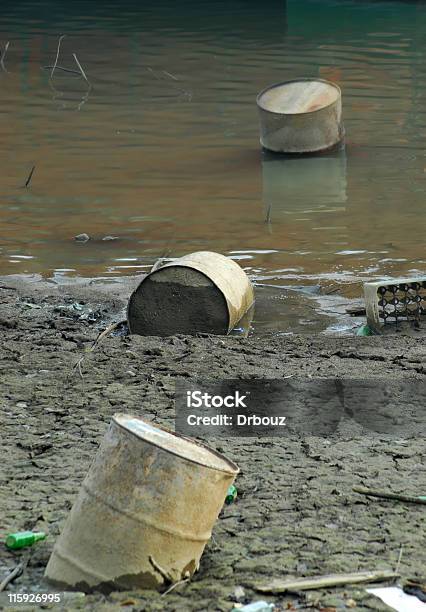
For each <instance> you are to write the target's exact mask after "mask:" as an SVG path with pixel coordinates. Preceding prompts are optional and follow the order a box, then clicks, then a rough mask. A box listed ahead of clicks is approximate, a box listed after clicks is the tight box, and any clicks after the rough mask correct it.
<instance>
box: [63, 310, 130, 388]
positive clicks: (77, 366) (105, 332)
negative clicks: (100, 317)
mask: <svg viewBox="0 0 426 612" xmlns="http://www.w3.org/2000/svg"><path fill="white" fill-rule="evenodd" d="M122 323H125V321H117V322H116V323H112V324H111V325H108V327H107V328H106V329H104V330H103V331H102V332H101V333H100V334H99V335H98V337H97V338H96V340H95V341H94V342H93V344H92V346H91V347H89V348H88V349H86V354H85V355H83V356H82V357H80V359H79V360H78V361H76V363H75V364H74V370H76V369H78V371H79V374H80V376H81V378H84V376H83V372H82V370H81V364H82V363H83V361H84V360H85V358H86V356H87V354H88V353H93V351H94V350H95V348H96V347H97V346H98V344H99V343H100V342H101V340H103V339H104V338H105V336H108V334H110V333H111V332H112V331H114V329H116V328H117V327H118V326H119V325H122Z"/></svg>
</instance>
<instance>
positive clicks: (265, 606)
mask: <svg viewBox="0 0 426 612" xmlns="http://www.w3.org/2000/svg"><path fill="white" fill-rule="evenodd" d="M274 608H275V605H274V604H273V603H268V602H267V601H253V602H252V603H249V604H247V605H246V606H243V607H242V608H232V611H231V612H268V611H269V610H273V609H274Z"/></svg>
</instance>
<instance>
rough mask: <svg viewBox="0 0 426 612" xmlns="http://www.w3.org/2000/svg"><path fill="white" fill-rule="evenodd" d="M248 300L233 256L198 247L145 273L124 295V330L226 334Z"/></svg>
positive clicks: (243, 278) (250, 300) (251, 298)
mask: <svg viewBox="0 0 426 612" xmlns="http://www.w3.org/2000/svg"><path fill="white" fill-rule="evenodd" d="M253 302H254V294H253V287H252V285H251V283H250V280H249V279H248V277H247V275H246V273H245V272H244V270H242V268H240V266H239V265H238V264H237V263H236V262H235V261H233V260H232V259H229V258H228V257H225V256H224V255H220V254H219V253H210V252H208V251H200V252H198V253H191V254H189V255H185V257H180V258H179V259H175V260H174V261H172V262H170V263H167V264H166V265H164V266H162V267H161V268H159V269H157V270H155V271H154V272H152V273H151V274H148V276H146V277H145V278H144V279H143V281H142V282H141V283H140V285H139V286H138V287H137V288H136V290H135V291H134V292H133V294H132V295H131V297H130V300H129V305H128V309H127V319H128V324H129V329H130V332H131V333H132V334H140V335H142V336H150V335H151V336H172V335H174V334H197V333H209V334H227V333H229V332H230V331H231V330H232V329H233V328H234V327H235V325H236V324H237V323H238V321H239V320H240V319H241V318H242V317H243V315H244V314H245V313H246V312H247V310H248V309H249V308H250V307H251V306H252V304H253Z"/></svg>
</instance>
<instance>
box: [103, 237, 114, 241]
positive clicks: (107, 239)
mask: <svg viewBox="0 0 426 612" xmlns="http://www.w3.org/2000/svg"><path fill="white" fill-rule="evenodd" d="M102 240H105V241H109V240H118V236H104V237H103V238H102Z"/></svg>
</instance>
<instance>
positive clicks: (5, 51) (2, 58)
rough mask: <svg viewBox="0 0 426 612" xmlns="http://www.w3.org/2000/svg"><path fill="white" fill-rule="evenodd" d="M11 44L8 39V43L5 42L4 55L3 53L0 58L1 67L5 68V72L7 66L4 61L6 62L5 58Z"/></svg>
mask: <svg viewBox="0 0 426 612" xmlns="http://www.w3.org/2000/svg"><path fill="white" fill-rule="evenodd" d="M9 45H10V41H7V43H6V44H5V46H4V51H3V53H2V55H1V59H0V64H1V67H2V68H3V70H4V71H5V72H6V68H5V66H4V63H3V62H4V58H5V57H6V53H7V50H8V49H9Z"/></svg>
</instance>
